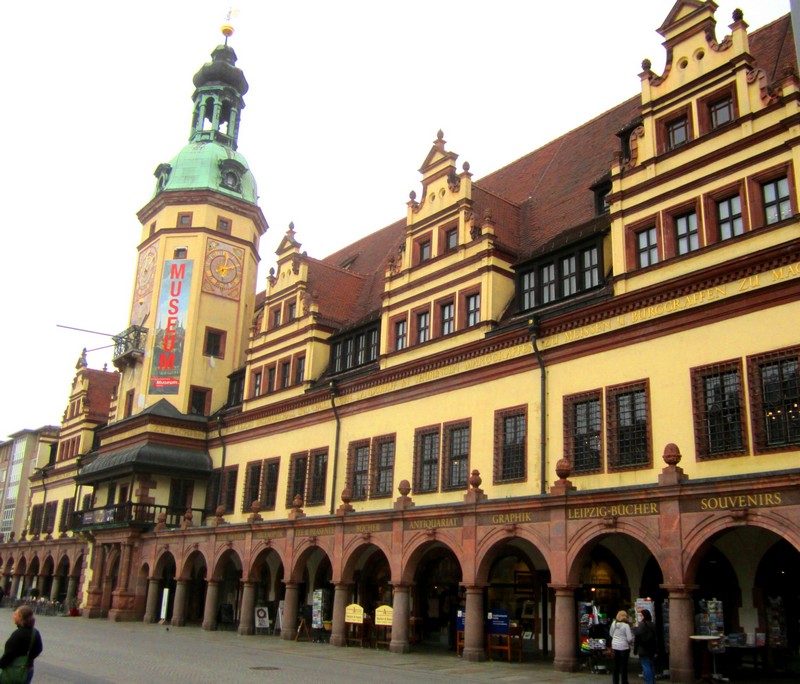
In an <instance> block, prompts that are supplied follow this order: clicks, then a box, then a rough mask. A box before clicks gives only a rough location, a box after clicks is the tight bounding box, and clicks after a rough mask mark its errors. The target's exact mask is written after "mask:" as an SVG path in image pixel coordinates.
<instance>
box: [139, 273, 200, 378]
mask: <svg viewBox="0 0 800 684" xmlns="http://www.w3.org/2000/svg"><path fill="white" fill-rule="evenodd" d="M191 285H192V262H191V261H189V260H187V259H173V260H170V261H166V262H164V274H163V277H162V279H161V290H160V292H159V295H158V312H157V314H156V323H155V344H154V346H153V362H152V366H151V369H150V389H149V393H150V394H177V393H178V390H179V389H180V384H181V382H180V379H181V363H182V361H183V344H184V341H185V339H186V313H187V311H188V310H189V291H190V288H191Z"/></svg>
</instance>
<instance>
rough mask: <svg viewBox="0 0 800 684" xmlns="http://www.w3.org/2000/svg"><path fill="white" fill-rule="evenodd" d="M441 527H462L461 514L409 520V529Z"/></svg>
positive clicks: (407, 527)
mask: <svg viewBox="0 0 800 684" xmlns="http://www.w3.org/2000/svg"><path fill="white" fill-rule="evenodd" d="M439 527H461V516H453V517H451V518H426V519H424V520H408V521H406V526H405V529H407V530H435V529H437V528H439Z"/></svg>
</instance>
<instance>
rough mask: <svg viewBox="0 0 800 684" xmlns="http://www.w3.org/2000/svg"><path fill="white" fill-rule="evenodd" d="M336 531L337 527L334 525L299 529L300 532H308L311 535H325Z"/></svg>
mask: <svg viewBox="0 0 800 684" xmlns="http://www.w3.org/2000/svg"><path fill="white" fill-rule="evenodd" d="M334 532H336V528H335V527H334V526H333V525H325V526H324V527H303V528H300V529H298V530H297V533H298V534H307V535H308V536H309V537H324V536H325V535H328V534H333V533H334Z"/></svg>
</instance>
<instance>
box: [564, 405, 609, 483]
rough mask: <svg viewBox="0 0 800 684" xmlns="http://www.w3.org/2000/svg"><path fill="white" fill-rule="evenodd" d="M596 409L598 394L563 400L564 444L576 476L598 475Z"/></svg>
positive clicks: (598, 420) (598, 416)
mask: <svg viewBox="0 0 800 684" xmlns="http://www.w3.org/2000/svg"><path fill="white" fill-rule="evenodd" d="M600 405H601V392H600V391H599V390H598V391H596V392H587V393H584V394H577V395H573V396H569V397H564V421H565V425H564V444H565V446H566V451H567V456H568V458H569V459H570V461H571V462H572V470H573V472H574V473H575V474H576V475H578V474H581V475H583V474H586V473H597V472H601V471H602V461H601V434H602V432H601V431H602V420H601V408H600Z"/></svg>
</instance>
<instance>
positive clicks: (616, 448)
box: [606, 383, 651, 470]
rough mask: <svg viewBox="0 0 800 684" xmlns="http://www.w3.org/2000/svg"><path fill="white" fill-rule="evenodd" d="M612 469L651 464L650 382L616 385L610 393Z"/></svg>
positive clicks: (607, 404) (609, 414)
mask: <svg viewBox="0 0 800 684" xmlns="http://www.w3.org/2000/svg"><path fill="white" fill-rule="evenodd" d="M606 411H607V412H608V466H609V470H624V469H629V468H636V467H643V466H649V465H650V460H651V459H650V456H651V450H650V426H649V407H648V400H647V386H646V384H638V383H637V384H635V385H626V386H622V387H614V388H610V389H608V390H607V393H606Z"/></svg>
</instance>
